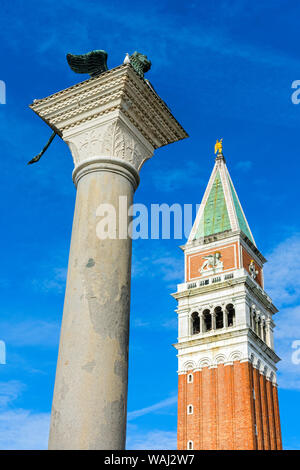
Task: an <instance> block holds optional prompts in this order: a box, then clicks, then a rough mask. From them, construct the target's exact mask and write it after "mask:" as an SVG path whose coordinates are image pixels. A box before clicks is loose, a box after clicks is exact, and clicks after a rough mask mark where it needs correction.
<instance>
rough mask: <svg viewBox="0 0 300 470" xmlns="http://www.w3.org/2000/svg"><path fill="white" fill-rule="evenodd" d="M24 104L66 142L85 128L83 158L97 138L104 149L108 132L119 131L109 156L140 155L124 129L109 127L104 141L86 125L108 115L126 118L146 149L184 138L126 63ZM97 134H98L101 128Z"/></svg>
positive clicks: (82, 144)
mask: <svg viewBox="0 0 300 470" xmlns="http://www.w3.org/2000/svg"><path fill="white" fill-rule="evenodd" d="M30 107H31V108H32V109H33V111H34V112H36V113H37V114H38V115H39V116H40V117H41V118H42V119H43V120H44V121H45V122H46V123H47V124H48V125H49V126H50V127H52V129H53V130H54V131H56V132H57V133H58V134H59V135H60V136H61V137H62V138H63V139H64V140H65V139H67V140H70V141H71V142H72V143H74V142H73V139H72V138H71V139H68V137H70V136H71V135H72V134H73V135H75V134H76V133H77V132H78V131H81V130H83V129H84V127H85V128H88V129H89V130H90V134H86V132H85V135H84V136H82V139H81V146H82V149H83V151H84V152H85V153H87V154H88V155H89V156H91V153H92V154H94V152H95V148H98V147H99V142H102V145H104V148H105V149H106V144H107V142H108V141H110V135H109V132H119V133H120V146H119V147H118V148H115V149H113V154H115V153H118V154H119V156H120V154H122V153H123V152H128V153H129V154H131V155H132V154H134V153H135V152H137V154H139V153H140V149H139V148H137V147H136V145H133V143H132V140H131V138H130V136H128V134H127V133H125V135H124V130H123V129H121V128H120V129H115V128H114V127H113V128H111V127H110V130H107V132H108V134H107V135H106V137H105V138H104V141H103V140H101V138H100V135H99V132H98V129H92V128H93V126H94V123H96V124H97V125H98V124H100V125H101V124H103V123H104V122H108V121H109V120H110V119H111V118H112V116H113V117H120V118H121V119H122V120H123V121H127V122H128V123H129V125H131V126H132V128H133V129H134V135H135V136H136V135H137V136H139V138H140V140H142V141H144V142H145V143H147V144H148V147H149V149H150V148H152V151H153V149H156V148H159V147H162V146H164V145H167V144H169V143H171V142H176V141H178V140H181V139H184V138H185V137H188V134H187V133H186V132H185V130H184V129H183V128H182V127H181V125H180V124H179V123H178V122H177V121H176V119H175V118H174V116H173V115H172V114H171V112H170V110H169V108H168V107H167V106H166V104H165V103H164V101H163V100H162V99H161V98H160V97H159V96H158V95H157V94H156V93H155V92H154V91H153V89H151V88H150V87H149V86H148V84H147V82H146V81H145V80H143V79H142V78H141V77H140V76H139V75H138V74H137V73H136V72H135V70H134V69H133V68H132V66H131V65H130V64H128V65H121V66H119V67H116V68H114V69H112V70H108V71H107V72H105V73H103V74H101V75H100V76H98V77H94V78H90V79H89V80H86V81H84V82H81V83H78V84H77V85H74V86H72V87H70V88H67V89H65V90H62V91H60V92H58V93H55V94H53V95H51V96H48V97H47V98H44V99H41V100H35V101H34V102H33V103H32V105H31V106H30ZM100 134H101V135H103V134H102V131H100ZM123 141H124V143H123ZM71 146H72V145H71ZM124 146H125V149H124ZM109 147H110V144H109ZM110 150H111V149H110ZM75 153H76V151H75ZM147 158H149V155H147ZM135 166H136V165H135ZM137 166H139V165H137Z"/></svg>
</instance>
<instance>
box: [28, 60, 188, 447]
mask: <svg viewBox="0 0 300 470" xmlns="http://www.w3.org/2000/svg"><path fill="white" fill-rule="evenodd" d="M31 108H32V109H33V110H34V111H35V112H36V113H37V114H38V115H39V116H40V117H41V118H42V119H43V120H44V121H45V122H46V123H47V124H49V125H50V127H51V128H52V129H53V130H55V131H56V132H57V133H58V134H59V135H60V136H61V138H62V139H63V140H64V141H65V142H66V143H67V144H68V146H69V148H70V150H71V153H72V156H73V159H74V165H75V168H74V171H73V181H74V183H75V186H76V187H77V195H76V205H75V213H74V221H73V229H72V239H71V247H70V257H69V266H68V277H67V285H66V294H65V304H64V312H63V320H62V327H61V337H60V346H59V355H58V363H57V371H56V380H55V388H54V397H53V405H52V415H51V428H50V438H49V449H124V447H125V438H126V403H127V374H128V333H129V311H130V279H131V239H130V237H128V236H127V234H125V235H124V233H123V234H122V235H121V237H118V229H117V237H116V239H99V238H98V236H97V233H96V226H97V223H98V221H99V216H97V208H98V207H99V206H100V204H103V203H109V204H112V205H113V206H114V208H115V210H116V214H117V220H118V217H119V196H126V197H127V199H125V198H123V200H126V201H127V206H126V207H125V210H124V208H123V209H122V210H123V213H122V216H123V217H124V213H126V210H127V207H128V206H129V205H130V204H131V203H132V200H133V195H134V192H135V190H136V188H137V186H138V184H139V170H140V168H141V166H142V165H143V163H144V162H145V161H146V160H147V159H149V158H151V157H152V155H153V151H154V149H156V148H159V147H161V146H163V145H167V144H169V143H172V142H176V141H178V140H181V139H183V138H185V137H187V134H186V132H185V131H184V129H183V128H182V127H181V126H180V124H179V123H178V122H177V121H176V120H175V118H174V117H173V116H172V114H171V112H170V110H169V109H168V107H167V106H166V104H165V103H164V102H163V101H162V100H161V99H160V98H159V96H158V95H157V94H156V93H155V92H154V90H153V89H151V88H150V86H149V85H148V84H147V83H146V81H145V80H143V79H142V78H141V77H139V75H138V74H137V73H136V72H135V71H134V69H133V68H132V66H131V65H130V64H125V65H121V66H119V67H116V68H115V69H112V70H109V71H107V72H105V73H103V74H102V75H100V76H98V77H95V78H91V79H89V80H86V81H84V82H81V83H79V84H77V85H74V86H72V87H70V88H68V89H66V90H63V91H60V92H58V93H55V94H54V95H51V96H49V97H47V98H44V99H41V100H35V101H34V103H33V104H32V105H31ZM120 210H121V209H120ZM126 217H127V216H126ZM127 220H128V219H127Z"/></svg>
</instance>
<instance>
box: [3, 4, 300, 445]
mask: <svg viewBox="0 0 300 470" xmlns="http://www.w3.org/2000/svg"><path fill="white" fill-rule="evenodd" d="M299 14H300V5H299V2H298V1H297V0H289V1H286V0H272V1H271V0H268V1H265V0H261V1H260V2H253V1H250V0H207V1H201V2H200V1H199V2H196V1H195V2H186V3H185V4H183V3H182V2H179V1H174V0H173V1H166V0H160V1H159V2H157V1H152V2H138V1H128V2H124V1H123V2H121V1H85V2H83V1H78V0H73V1H72V2H70V1H67V0H60V2H57V3H53V2H52V1H51V2H50V1H49V0H44V1H43V2H40V1H33V0H29V1H27V2H24V1H20V0H14V2H8V1H7V0H3V1H2V2H1V15H0V40H1V48H0V60H1V64H2V66H1V68H0V80H3V81H5V83H6V87H7V104H5V105H0V130H1V132H0V149H1V173H0V178H1V195H2V197H1V198H0V215H1V218H2V231H1V234H0V236H1V242H2V253H1V260H2V269H1V274H0V285H1V287H2V299H1V316H0V340H4V341H5V342H6V346H7V364H6V365H0V449H4V448H12V449H13V448H24V449H26V448H34V449H38V448H46V445H47V436H48V426H49V412H50V407H51V400H52V391H53V384H54V374H55V366H56V358H57V348H58V336H59V326H60V322H61V315H62V309H63V298H64V287H65V276H66V269H67V262H68V251H69V243H70V235H71V225H72V217H73V209H74V202H75V189H74V186H73V183H72V180H71V172H72V167H73V164H72V159H71V154H70V152H69V150H68V148H67V146H66V145H65V144H64V143H63V142H62V141H60V140H59V139H57V140H55V142H54V143H53V144H52V146H51V147H50V149H49V151H48V152H47V154H46V155H45V156H44V157H43V159H42V160H41V162H40V163H39V164H37V165H34V166H27V165H26V163H27V161H28V160H29V159H30V158H32V157H33V156H34V155H35V154H36V153H38V152H39V151H40V149H41V148H42V146H43V145H44V143H45V142H46V140H47V139H48V137H49V135H50V131H49V129H48V128H47V126H46V125H45V124H44V123H43V122H42V121H41V120H40V119H38V118H37V117H36V116H35V115H34V113H33V112H32V111H31V110H30V109H29V108H28V104H29V103H31V102H32V100H33V99H34V98H43V97H45V96H47V95H49V94H51V93H53V92H56V91H59V90H61V89H63V88H66V87H68V86H70V85H72V84H74V83H76V82H78V81H80V80H81V79H82V78H85V77H80V76H78V75H75V74H73V73H72V72H71V71H70V70H69V68H68V66H67V63H66V59H65V54H66V53H67V52H72V53H83V52H87V51H89V50H92V49H105V50H107V51H108V54H109V57H108V66H109V68H112V67H115V66H117V65H119V64H120V63H122V61H123V59H124V56H125V53H126V52H129V53H132V52H133V51H135V50H138V51H140V52H143V53H145V54H147V55H148V57H149V58H150V59H151V61H152V64H153V65H152V68H151V71H150V72H149V73H148V74H147V77H148V78H149V79H150V81H151V82H152V83H153V85H154V87H155V89H156V90H157V92H158V93H159V94H160V96H161V97H162V98H163V99H164V100H165V101H166V102H167V103H168V105H169V106H170V108H171V110H172V112H173V113H174V115H175V117H176V118H177V119H178V120H179V121H180V123H181V124H182V125H183V126H184V128H185V129H186V130H187V132H188V133H189V135H190V138H189V139H186V140H184V141H182V142H179V143H176V144H172V145H170V146H169V147H166V148H162V149H160V150H157V151H156V152H155V156H154V157H153V159H152V160H150V161H148V162H147V163H146V164H145V166H144V167H143V169H142V171H141V185H140V187H139V188H138V190H137V192H136V196H135V201H136V202H142V203H145V204H147V205H148V206H149V205H150V204H151V203H163V202H165V203H169V204H171V203H175V202H177V203H180V204H183V203H193V204H196V203H199V202H200V200H201V198H202V194H203V192H204V189H205V186H206V183H207V181H208V178H209V175H210V172H211V170H212V167H213V162H214V159H213V146H214V143H215V140H216V138H220V137H223V139H224V154H225V157H226V159H227V164H228V167H229V171H230V173H231V176H232V178H233V181H234V184H235V187H236V189H237V192H238V194H239V197H240V200H241V202H242V205H243V208H244V210H245V212H246V216H247V218H248V221H249V224H250V226H251V229H252V232H253V234H254V237H255V239H256V242H257V245H258V247H259V249H260V250H261V251H262V253H263V254H264V255H265V256H266V257H267V259H268V260H269V263H268V264H267V266H266V268H265V279H266V290H267V292H268V293H269V294H270V295H271V296H272V298H273V300H274V303H275V304H276V305H277V306H278V308H279V309H280V313H279V314H277V315H276V317H275V321H276V323H277V328H276V334H275V341H276V349H277V351H278V353H279V355H280V356H281V357H282V358H283V360H282V362H281V363H280V364H279V384H280V388H279V395H280V407H281V420H282V431H283V442H284V446H285V448H289V449H291V448H293V449H295V448H297V449H300V431H299V428H298V421H299V418H300V410H299V398H300V396H299V392H300V365H295V364H293V363H292V361H291V355H292V352H293V349H292V343H293V341H294V340H299V339H300V321H299V320H300V307H299V298H300V294H299V292H300V267H299V266H300V265H299V261H298V259H299V252H300V221H299V181H298V179H299V176H298V175H299V165H300V164H299V130H298V129H299V122H300V105H298V106H297V105H294V104H293V103H292V101H291V94H292V91H293V90H292V89H291V84H292V82H293V81H294V80H297V79H300V71H299V63H300V62H299V50H298V49H299V48H298V43H299V20H298V18H299ZM182 243H184V240H152V241H151V240H136V241H134V244H133V282H132V307H131V312H132V313H131V334H130V371H129V401H128V411H129V416H128V418H129V420H128V441H127V446H128V448H145V447H147V448H170V449H172V448H175V446H176V442H175V441H176V392H177V374H176V370H177V360H176V351H175V349H174V348H173V347H172V343H175V342H176V336H177V332H176V314H175V313H174V309H175V308H176V302H175V300H174V299H173V298H172V297H171V296H170V293H171V292H174V291H175V290H176V284H177V283H179V282H181V281H182V280H183V257H182V252H181V250H180V249H179V248H178V245H180V244H182Z"/></svg>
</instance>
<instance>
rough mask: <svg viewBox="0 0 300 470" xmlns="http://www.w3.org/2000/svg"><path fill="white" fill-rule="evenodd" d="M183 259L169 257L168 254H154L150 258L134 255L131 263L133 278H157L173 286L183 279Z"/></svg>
mask: <svg viewBox="0 0 300 470" xmlns="http://www.w3.org/2000/svg"><path fill="white" fill-rule="evenodd" d="M183 269H184V266H183V257H178V258H176V257H174V256H171V254H170V253H169V252H164V254H163V255H162V254H161V253H160V252H156V253H155V252H154V253H152V255H151V256H144V257H139V256H137V255H136V253H134V256H133V263H132V276H133V277H139V278H142V277H145V278H147V279H149V277H157V276H159V277H160V279H161V280H163V281H166V282H170V281H171V283H172V284H175V282H182V280H183V278H184V271H183Z"/></svg>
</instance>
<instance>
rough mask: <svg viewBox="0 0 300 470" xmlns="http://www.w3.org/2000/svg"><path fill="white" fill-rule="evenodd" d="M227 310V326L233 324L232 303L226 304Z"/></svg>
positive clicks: (233, 312)
mask: <svg viewBox="0 0 300 470" xmlns="http://www.w3.org/2000/svg"><path fill="white" fill-rule="evenodd" d="M226 311H227V326H234V325H235V309H234V306H233V305H232V304H228V305H226Z"/></svg>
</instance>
